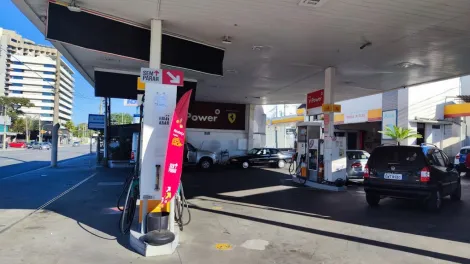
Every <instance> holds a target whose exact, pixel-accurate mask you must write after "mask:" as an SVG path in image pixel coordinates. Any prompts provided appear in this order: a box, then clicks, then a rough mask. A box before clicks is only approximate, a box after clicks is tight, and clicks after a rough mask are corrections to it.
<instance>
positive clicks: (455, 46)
mask: <svg viewBox="0 0 470 264" xmlns="http://www.w3.org/2000/svg"><path fill="white" fill-rule="evenodd" d="M12 2H13V3H15V5H16V6H17V7H18V8H19V9H20V10H21V12H22V13H23V14H25V16H27V17H28V18H29V19H30V20H31V22H32V23H33V24H34V25H35V26H36V27H37V28H38V29H39V30H40V31H41V32H42V33H43V34H44V35H45V37H46V38H47V39H48V40H50V41H51V42H52V44H53V45H54V47H55V48H57V49H58V50H59V52H60V53H61V54H62V55H63V56H64V57H65V58H66V59H67V60H68V61H69V62H70V63H71V64H72V65H73V66H74V67H75V68H76V69H77V70H78V72H80V74H81V75H82V76H83V77H84V78H85V79H86V80H87V81H88V82H89V83H90V84H91V85H92V86H93V87H94V88H95V96H97V97H105V98H122V99H138V100H139V102H140V103H143V125H142V131H141V135H142V140H141V144H142V145H141V153H142V157H141V162H140V164H141V165H140V167H141V170H140V203H141V204H140V205H141V206H142V207H143V208H147V209H148V211H152V210H155V209H157V205H158V202H159V201H160V200H161V199H164V195H163V194H162V190H159V189H158V188H155V186H158V185H159V183H160V182H161V181H162V180H163V179H161V178H159V177H158V168H159V166H160V165H162V164H163V162H164V160H165V157H166V150H165V148H163V147H161V146H164V145H166V142H167V139H168V137H169V131H168V130H169V129H168V125H167V124H163V125H162V124H159V123H158V117H166V116H167V115H170V116H171V115H172V113H173V111H174V108H175V105H176V103H177V101H178V100H179V99H180V98H181V96H182V95H183V94H184V93H185V92H186V91H189V90H192V94H193V97H192V98H191V102H190V110H189V113H190V115H188V117H189V119H188V123H187V127H188V137H187V139H188V140H189V141H192V142H194V144H195V145H196V146H198V145H202V144H203V143H204V144H208V145H209V146H210V147H211V148H212V147H213V148H214V149H230V151H231V153H235V154H237V153H239V152H243V151H246V150H248V149H251V148H253V147H256V146H263V145H266V144H267V143H266V142H263V134H265V133H266V134H267V133H268V132H267V131H266V129H265V124H266V120H265V118H264V113H263V112H262V111H261V110H260V107H259V106H260V105H266V104H281V103H282V104H290V103H305V102H306V99H307V94H309V93H312V92H319V91H321V93H322V103H323V104H327V105H331V106H332V105H336V104H338V103H339V102H343V103H339V104H341V106H342V111H341V113H337V114H335V113H333V112H332V111H328V112H322V109H321V108H322V104H320V105H319V106H320V107H319V109H316V110H315V111H310V109H307V111H306V112H307V115H308V116H316V117H317V118H318V117H319V116H320V115H321V116H322V117H323V120H324V121H325V122H324V124H322V125H316V126H317V127H318V126H323V130H320V129H318V130H315V131H313V130H312V131H313V132H312V133H316V134H318V135H317V138H316V139H317V141H312V142H315V144H319V141H318V139H319V138H320V135H321V137H322V138H323V139H324V146H322V150H321V151H319V152H322V153H324V160H323V161H324V164H325V165H324V175H325V179H326V180H328V181H330V182H334V181H335V180H336V179H338V178H340V177H342V176H340V174H341V175H343V174H344V173H343V172H341V170H342V169H341V168H343V169H344V166H343V164H339V162H337V160H335V159H336V158H341V157H343V158H344V149H345V148H346V146H345V145H347V146H349V144H348V143H347V140H346V139H349V136H348V137H346V136H345V134H343V135H337V134H335V133H338V132H339V133H341V131H348V130H354V131H358V132H357V133H356V136H355V137H356V142H355V143H356V144H353V142H354V140H353V136H351V140H350V141H351V145H350V146H351V147H353V146H354V147H356V148H361V147H363V148H366V147H367V146H366V143H368V142H372V143H373V144H374V145H377V144H379V143H382V140H381V142H379V141H378V139H377V138H375V137H373V138H371V137H369V136H367V135H369V134H368V133H366V136H360V135H362V134H363V133H362V132H361V131H362V130H363V129H362V127H363V126H362V125H360V126H361V129H360V130H359V129H358V128H357V127H355V126H356V124H362V123H367V126H368V128H367V129H368V131H370V132H372V134H374V133H373V132H374V131H377V129H379V128H380V129H381V127H379V126H378V123H379V122H380V121H379V119H382V123H384V122H385V120H384V116H385V115H384V113H388V112H387V111H395V117H396V118H395V121H396V124H397V125H401V126H405V127H413V128H414V127H416V128H417V129H418V131H420V129H424V130H423V131H424V133H425V135H426V136H425V138H426V140H429V141H432V142H433V143H438V142H444V143H445V144H449V145H450V146H451V147H452V151H454V149H457V148H456V147H455V148H454V147H453V146H452V144H454V143H455V144H457V143H456V141H455V138H456V137H458V132H459V129H460V131H462V125H461V123H462V121H463V119H462V117H461V116H465V115H467V114H466V113H465V111H462V109H461V108H459V107H457V108H455V107H454V108H452V109H448V112H447V113H448V116H447V117H446V116H445V115H446V111H445V108H446V107H447V105H446V103H447V102H454V103H455V104H461V105H465V106H468V105H466V104H464V103H465V102H467V101H466V100H467V99H466V97H459V96H460V95H463V94H459V93H458V89H459V85H458V83H459V81H458V80H459V79H455V78H456V77H459V76H463V75H466V74H469V73H470V63H468V58H469V57H470V44H469V41H468V40H469V38H470V29H469V27H468V25H469V24H470V18H469V16H468V14H469V12H470V3H469V2H468V1H464V0H458V1H444V0H429V1H401V2H399V1H388V0H371V1H362V0H341V1H339V0H309V1H307V0H300V1H299V0H291V1H274V2H273V1H267V0H255V1H248V0H238V1H224V0H200V1H187V0H171V1H170V0H134V1H121V0H120V1H116V0H100V1H98V0H80V1H60V0H50V1H46V0H41V1H31V0H12ZM146 68H150V69H164V70H179V71H184V81H183V80H181V84H182V85H178V86H177V85H157V84H149V83H147V84H146V87H145V90H144V91H142V90H138V89H137V86H138V82H139V81H138V77H139V75H140V72H141V69H146ZM452 78H454V79H452ZM435 81H440V82H436V83H433V84H428V83H431V82H435ZM415 85H420V87H428V85H429V86H432V87H433V88H418V87H412V86H415ZM411 87H412V88H411ZM446 87H448V89H447V90H446ZM420 89H425V90H424V91H423V90H420ZM418 90H419V91H420V92H416V93H415V91H418ZM444 91H446V93H445V99H444V100H440V99H439V101H438V100H437V99H436V101H435V102H433V103H432V104H427V103H426V104H424V105H423V104H421V102H429V100H432V99H433V98H437V95H442V94H443V93H444ZM365 96H366V97H365ZM447 97H458V98H459V100H457V99H455V100H452V101H451V100H448V99H447ZM355 98H361V99H355ZM439 98H441V97H439ZM354 100H359V101H357V102H359V103H356V104H354V103H350V102H353V101H354ZM307 105H308V101H307ZM417 105H420V107H417ZM428 106H429V109H428V108H426V107H428ZM431 106H436V107H434V108H433V107H431ZM465 106H464V107H463V109H464V110H465V109H467V108H466V107H465ZM191 107H192V108H191ZM307 108H308V106H307ZM316 108H318V107H316ZM106 109H107V110H106V111H107V113H106V114H107V115H108V116H109V110H108V109H109V108H108V107H106ZM425 110H426V111H425ZM212 112H213V113H212ZM234 113H235V115H236V118H235V117H234V115H233V114H234ZM380 113H382V115H381V114H380ZM390 113H391V112H390ZM217 115H220V116H221V117H220V118H217V120H219V121H220V122H222V120H223V122H222V123H217V122H216V121H213V122H210V121H209V120H216V118H215V117H216V116H217ZM229 116H230V117H229ZM392 116H393V113H392ZM222 117H223V118H222ZM108 118H109V117H108ZM387 118H388V119H387V120H393V118H390V117H389V116H388V115H387ZM454 118H457V119H459V121H460V123H459V122H457V121H456V120H454ZM204 120H207V121H204ZM237 120H238V121H237ZM308 120H309V121H310V117H309V118H308ZM206 122H207V123H211V124H212V125H214V124H215V123H217V124H215V126H212V125H208V124H207V123H206ZM319 122H321V121H319ZM387 122H388V121H387ZM457 123H458V124H457ZM234 124H237V125H236V126H235V125H234ZM317 124H319V123H317ZM423 124H424V125H423ZM231 125H232V126H235V127H231ZM387 125H390V124H389V123H387ZM438 126H439V128H437V127H438ZM336 130H338V132H337V131H336ZM227 131H228V133H227ZM234 131H238V132H234ZM320 131H321V132H320ZM317 132H318V133H317ZM359 132H360V133H359ZM309 133H310V132H309ZM351 135H353V133H351ZM443 135H452V136H450V137H443ZM304 136H305V135H304ZM460 136H461V134H460ZM206 138H207V140H206ZM339 139H341V140H339ZM309 140H310V139H309ZM335 141H336V142H335ZM205 142H207V143H205ZM221 142H223V143H221ZM307 143H308V144H310V142H307V141H305V142H304V143H303V144H307ZM410 143H411V142H410ZM445 144H444V145H445ZM370 147H371V148H372V147H373V145H370ZM441 147H444V148H445V146H443V145H441ZM163 169H167V168H163ZM156 175H157V177H155V176H156ZM147 202H148V204H147ZM149 207H150V208H149ZM152 207H153V208H152ZM162 210H163V209H162ZM174 212H175V203H174V200H173V201H172V202H171V203H170V208H169V231H170V232H172V233H174V234H175V240H174V241H173V242H172V243H170V244H166V245H164V247H159V248H157V249H156V248H151V247H146V248H145V247H144V246H142V245H141V244H139V241H140V240H139V234H138V232H134V233H132V232H131V244H132V246H133V247H134V249H136V250H137V251H139V252H140V253H142V254H143V255H163V254H171V253H173V252H174V251H175V250H176V247H177V246H178V242H179V231H178V229H177V228H175V225H174ZM141 227H142V228H141V233H142V234H143V233H145V232H144V231H145V230H144V227H145V218H144V219H143V223H142V225H141ZM132 241H134V242H132ZM137 248H139V249H137Z"/></svg>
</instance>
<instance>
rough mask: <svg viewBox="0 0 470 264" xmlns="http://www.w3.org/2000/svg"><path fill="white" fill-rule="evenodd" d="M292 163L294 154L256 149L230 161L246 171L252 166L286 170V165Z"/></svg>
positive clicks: (271, 149)
mask: <svg viewBox="0 0 470 264" xmlns="http://www.w3.org/2000/svg"><path fill="white" fill-rule="evenodd" d="M291 161H292V153H288V152H283V151H280V150H279V149H275V148H254V149H251V150H250V151H248V153H247V154H246V155H244V156H234V157H231V158H230V159H229V162H230V164H231V165H235V166H241V167H242V168H244V169H246V168H248V167H250V166H266V165H269V166H275V167H278V168H284V166H285V165H286V163H289V162H291Z"/></svg>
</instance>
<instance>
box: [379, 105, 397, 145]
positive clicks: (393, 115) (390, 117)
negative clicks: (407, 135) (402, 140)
mask: <svg viewBox="0 0 470 264" xmlns="http://www.w3.org/2000/svg"><path fill="white" fill-rule="evenodd" d="M396 125H397V110H389V111H383V112H382V131H385V128H386V127H389V128H391V129H393V126H396ZM382 139H392V138H391V137H389V136H387V135H385V134H382Z"/></svg>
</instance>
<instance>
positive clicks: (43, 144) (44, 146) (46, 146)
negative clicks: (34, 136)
mask: <svg viewBox="0 0 470 264" xmlns="http://www.w3.org/2000/svg"><path fill="white" fill-rule="evenodd" d="M31 148H32V149H40V150H43V149H47V150H50V149H51V145H50V144H49V143H47V142H41V143H39V142H34V143H33V144H32V145H31Z"/></svg>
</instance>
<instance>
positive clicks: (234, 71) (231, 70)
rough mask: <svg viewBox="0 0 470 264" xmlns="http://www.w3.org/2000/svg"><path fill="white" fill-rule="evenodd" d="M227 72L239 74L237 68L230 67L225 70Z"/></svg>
mask: <svg viewBox="0 0 470 264" xmlns="http://www.w3.org/2000/svg"><path fill="white" fill-rule="evenodd" d="M225 72H226V73H231V74H238V71H237V70H234V69H228V70H225Z"/></svg>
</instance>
